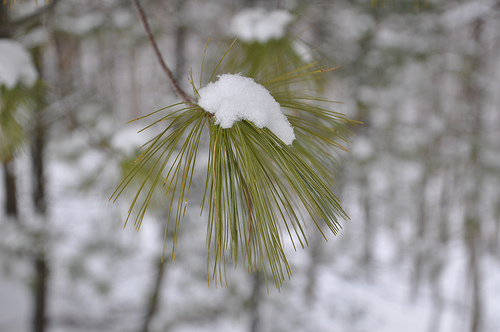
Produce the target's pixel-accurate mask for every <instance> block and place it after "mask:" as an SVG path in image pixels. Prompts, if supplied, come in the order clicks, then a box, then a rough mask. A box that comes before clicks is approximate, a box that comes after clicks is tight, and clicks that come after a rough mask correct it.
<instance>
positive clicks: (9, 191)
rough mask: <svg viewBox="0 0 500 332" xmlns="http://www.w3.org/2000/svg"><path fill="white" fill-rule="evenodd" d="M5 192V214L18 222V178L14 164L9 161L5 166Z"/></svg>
mask: <svg viewBox="0 0 500 332" xmlns="http://www.w3.org/2000/svg"><path fill="white" fill-rule="evenodd" d="M3 166H4V190H5V213H6V214H7V216H9V217H12V219H13V220H17V216H18V211H17V189H16V176H15V174H14V163H13V161H9V162H7V163H5V164H4V165H3Z"/></svg>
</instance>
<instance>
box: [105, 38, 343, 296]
mask: <svg viewBox="0 0 500 332" xmlns="http://www.w3.org/2000/svg"><path fill="white" fill-rule="evenodd" d="M233 44H234V42H233ZM233 44H231V46H233ZM207 45H208V43H207ZM231 46H230V47H229V48H228V51H229V49H230V48H231ZM205 54H206V48H205V52H204V55H203V60H202V67H201V74H200V80H199V87H198V88H197V87H196V84H195V83H194V79H193V74H192V70H191V72H190V82H191V85H192V88H193V93H194V95H195V97H196V98H199V95H198V92H197V91H198V89H199V88H201V87H202V81H203V64H204V62H205ZM227 54H228V52H226V53H225V54H224V56H223V57H222V59H221V60H220V61H219V63H218V64H217V66H216V67H215V69H214V70H213V72H212V74H211V76H210V78H209V80H208V82H210V81H212V80H213V79H214V76H215V74H216V73H217V70H218V68H219V66H220V64H221V63H222V61H223V60H224V58H225V57H226V56H227ZM229 60H230V59H229ZM229 63H231V61H229ZM282 63H283V62H282ZM292 64H293V63H292ZM240 66H241V64H240ZM314 66H315V64H314V63H312V64H306V65H300V66H299V67H295V68H294V69H291V70H287V71H282V72H281V74H280V75H275V76H274V77H270V75H267V74H266V75H260V78H258V80H257V83H259V84H261V85H263V86H264V87H265V88H266V89H267V90H268V91H269V92H270V93H271V95H272V96H273V97H274V99H275V100H276V101H277V102H278V103H279V104H280V105H281V108H282V110H283V111H284V113H285V115H286V116H287V118H288V121H289V122H290V124H291V125H292V126H293V128H294V132H295V136H296V139H295V141H294V142H293V144H292V145H290V146H289V145H286V144H285V143H283V142H282V141H281V140H280V139H279V138H278V137H276V135H274V133H273V132H271V131H270V130H268V129H267V128H257V127H256V126H255V125H254V124H253V123H252V122H250V121H246V120H244V121H239V122H236V123H234V125H233V126H232V127H231V128H222V127H221V126H220V125H218V124H216V123H215V118H214V117H213V114H211V113H209V112H206V111H205V110H204V109H202V108H201V107H200V106H199V105H197V104H196V103H190V102H180V103H177V104H174V105H170V106H167V107H165V108H162V109H160V110H157V111H156V112H153V113H151V114H149V115H147V116H144V117H141V118H139V119H144V118H146V117H149V116H152V115H156V116H158V115H160V116H159V118H158V119H157V120H155V121H154V122H152V123H151V124H149V125H148V126H147V127H145V128H144V129H143V130H146V129H148V128H151V127H153V126H157V125H160V124H167V125H166V126H165V127H164V128H163V129H162V130H161V131H160V133H159V134H158V135H157V136H156V137H154V138H153V139H151V140H150V141H149V142H147V143H146V144H145V145H144V147H143V148H144V151H143V152H142V154H141V155H140V157H139V158H138V159H137V160H136V165H135V167H134V169H133V170H132V171H131V172H130V173H129V174H128V175H127V176H126V177H125V179H124V180H123V182H122V183H121V184H120V185H119V187H118V188H117V189H116V191H115V192H114V194H113V196H112V199H114V200H116V199H117V198H118V196H120V195H121V194H122V193H123V191H124V190H125V188H126V187H127V186H128V185H129V184H130V183H131V182H132V180H133V179H134V178H135V177H136V176H141V175H140V174H144V173H142V172H143V171H141V170H142V169H143V168H147V169H149V171H148V172H147V173H146V175H145V176H144V175H142V177H143V178H141V179H140V180H141V181H140V185H139V188H138V191H137V193H136V194H135V196H134V197H133V199H132V203H131V206H130V209H129V211H128V218H127V221H128V220H129V219H131V218H132V219H134V225H135V227H136V228H137V229H139V227H140V226H141V223H142V222H143V219H144V217H145V215H146V210H147V208H148V205H149V203H150V201H151V199H152V197H153V194H154V191H155V189H156V188H157V187H158V186H162V185H163V188H164V191H165V195H166V196H167V209H168V217H167V226H166V231H165V238H166V235H167V232H168V229H169V223H170V221H173V222H174V226H173V228H174V229H173V247H172V259H171V260H172V262H173V261H174V260H175V255H176V244H177V239H178V233H179V229H180V224H181V220H182V219H183V218H184V217H185V214H186V210H187V209H188V208H189V206H190V205H189V204H188V198H189V194H190V188H191V184H192V182H193V178H194V177H195V173H196V172H195V165H196V162H197V161H199V159H200V158H199V156H200V155H202V154H203V153H204V154H205V156H206V155H207V154H208V158H207V159H206V162H207V164H206V178H205V186H204V195H203V199H202V200H201V212H202V213H203V211H207V213H208V223H207V245H208V252H207V278H208V280H210V279H211V278H212V279H216V280H219V281H220V283H221V285H222V284H223V282H225V283H226V285H227V279H226V277H225V265H226V263H227V262H230V261H232V262H233V263H234V264H235V265H236V264H237V263H238V261H241V260H243V261H244V264H245V266H246V267H247V268H248V270H249V272H252V271H256V270H257V271H263V272H264V276H267V275H269V273H268V272H269V271H270V275H272V277H273V279H274V281H275V284H276V287H277V288H280V287H281V285H282V283H283V281H284V280H285V279H286V277H288V278H290V276H291V269H290V265H289V263H288V261H287V258H286V255H285V248H284V243H283V239H282V237H283V233H284V232H285V231H286V233H287V234H288V235H289V237H290V239H291V243H292V245H293V247H294V248H297V246H300V247H302V248H304V247H305V246H307V245H308V242H307V239H306V236H305V227H306V225H305V221H307V220H312V222H313V223H314V224H316V226H317V227H318V230H319V231H320V232H322V227H320V223H325V224H326V225H327V226H328V228H329V229H330V230H331V232H333V233H334V234H337V232H338V231H339V229H340V228H341V226H340V223H339V219H347V218H348V217H347V215H346V214H345V212H344V211H343V209H342V207H341V204H340V201H339V199H338V198H337V197H336V196H335V195H334V194H333V192H332V191H331V189H330V188H331V186H332V184H333V179H334V170H335V169H336V168H337V163H338V162H337V160H338V158H337V156H338V152H339V151H341V150H343V149H344V148H343V147H342V145H341V144H342V143H343V142H345V140H346V138H347V137H348V135H349V129H348V123H349V122H352V121H351V120H348V119H346V118H345V116H344V115H342V114H339V113H336V112H334V111H332V110H330V107H331V102H330V101H328V100H325V99H323V98H321V97H320V96H318V94H317V93H316V92H314V91H313V92H311V90H310V87H311V85H310V84H309V83H310V82H311V81H314V80H315V79H316V77H318V75H322V74H323V73H324V72H325V71H327V70H322V69H312V68H313V67H314ZM281 69H282V70H283V69H284V68H281ZM252 70H253V69H252ZM243 74H245V73H244V72H243ZM305 87H307V88H305ZM139 119H136V120H139ZM134 121H135V120H134ZM207 129H208V135H209V140H207V139H206V138H205V137H206V134H207ZM206 141H209V143H208V146H207V143H206ZM200 151H202V153H201V154H200ZM138 174H139V175H138ZM322 234H323V232H322ZM323 236H324V237H325V239H326V235H325V234H323ZM211 261H213V264H211V263H210V262H211ZM210 266H212V269H211V270H210ZM266 281H267V279H266Z"/></svg>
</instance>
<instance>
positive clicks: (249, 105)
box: [198, 74, 295, 145]
mask: <svg viewBox="0 0 500 332" xmlns="http://www.w3.org/2000/svg"><path fill="white" fill-rule="evenodd" d="M198 92H199V94H200V99H199V100H198V105H200V106H201V107H202V108H203V109H205V110H206V111H207V112H210V113H213V114H214V115H215V123H216V124H219V125H220V126H221V127H222V128H231V127H232V126H233V124H234V123H235V122H236V121H241V120H248V121H251V122H253V123H254V124H255V125H256V126H257V127H258V128H263V127H266V128H268V129H269V130H271V131H272V132H273V133H274V134H275V135H276V136H278V137H279V138H280V139H281V140H282V141H283V142H285V144H288V145H290V144H292V142H293V140H294V139H295V134H294V133H293V128H292V126H291V125H290V122H288V119H287V118H286V116H285V115H284V114H283V113H282V112H281V107H280V104H278V102H277V101H276V100H274V98H273V97H272V96H271V94H270V93H269V91H267V89H266V88H264V87H263V86H262V85H260V84H258V83H256V82H255V81H254V80H253V79H252V78H249V77H245V76H242V75H239V74H223V75H220V76H219V80H218V81H217V82H213V83H209V84H208V85H207V86H205V87H204V88H201V89H200V90H199V91H198Z"/></svg>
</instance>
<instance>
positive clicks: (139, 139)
mask: <svg viewBox="0 0 500 332" xmlns="http://www.w3.org/2000/svg"><path fill="white" fill-rule="evenodd" d="M141 129H142V128H141V127H138V126H134V125H130V126H126V127H123V128H121V129H120V130H118V131H117V132H116V133H115V135H114V136H113V138H112V139H111V146H113V148H115V149H117V150H118V151H120V152H122V153H123V154H125V155H127V156H132V155H133V154H134V153H137V151H139V148H140V147H141V146H142V145H143V144H144V142H145V140H144V137H143V136H141V135H138V132H139V131H140V130H141Z"/></svg>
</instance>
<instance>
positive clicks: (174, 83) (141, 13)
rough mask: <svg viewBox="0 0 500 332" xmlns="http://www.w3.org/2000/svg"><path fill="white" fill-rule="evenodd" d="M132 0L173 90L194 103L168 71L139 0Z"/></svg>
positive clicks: (186, 100)
mask: <svg viewBox="0 0 500 332" xmlns="http://www.w3.org/2000/svg"><path fill="white" fill-rule="evenodd" d="M132 2H133V3H134V4H135V6H136V7H137V11H138V12H139V16H140V18H141V21H142V24H143V25H144V29H145V30H146V34H147V35H148V39H149V43H150V44H151V46H152V47H153V49H154V51H155V54H156V57H157V58H158V61H159V62H160V65H161V68H162V69H163V71H164V72H165V74H167V77H168V79H169V80H170V83H171V84H172V86H173V88H174V90H175V92H176V93H177V95H178V96H179V97H180V98H181V99H182V100H183V101H185V102H186V103H188V104H194V102H193V99H192V98H191V97H190V96H189V95H188V94H187V93H186V92H185V91H184V90H182V88H181V87H180V86H179V83H177V80H176V79H175V77H174V75H173V74H172V71H170V69H169V68H168V67H167V64H166V63H165V61H164V60H163V56H162V55H161V52H160V49H159V48H158V44H157V43H156V40H155V38H154V37H153V34H152V33H151V29H150V27H149V24H148V20H147V18H146V14H145V13H144V10H143V9H142V6H141V4H140V3H139V0H132Z"/></svg>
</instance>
